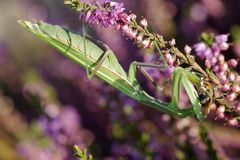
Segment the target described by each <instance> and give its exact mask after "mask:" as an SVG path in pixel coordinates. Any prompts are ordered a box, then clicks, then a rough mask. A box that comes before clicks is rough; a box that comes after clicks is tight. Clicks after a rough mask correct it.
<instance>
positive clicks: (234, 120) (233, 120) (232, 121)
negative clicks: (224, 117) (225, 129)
mask: <svg viewBox="0 0 240 160" xmlns="http://www.w3.org/2000/svg"><path fill="white" fill-rule="evenodd" d="M228 124H229V125H230V126H237V125H238V120H237V119H236V118H232V119H230V120H228Z"/></svg>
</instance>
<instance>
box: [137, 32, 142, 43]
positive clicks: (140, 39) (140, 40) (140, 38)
mask: <svg viewBox="0 0 240 160" xmlns="http://www.w3.org/2000/svg"><path fill="white" fill-rule="evenodd" d="M136 40H137V43H142V41H143V35H141V34H140V35H138V36H137V38H136Z"/></svg>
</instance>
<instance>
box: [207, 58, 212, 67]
mask: <svg viewBox="0 0 240 160" xmlns="http://www.w3.org/2000/svg"><path fill="white" fill-rule="evenodd" d="M205 66H206V67H207V68H211V67H212V64H211V62H210V60H208V59H207V60H206V61H205Z"/></svg>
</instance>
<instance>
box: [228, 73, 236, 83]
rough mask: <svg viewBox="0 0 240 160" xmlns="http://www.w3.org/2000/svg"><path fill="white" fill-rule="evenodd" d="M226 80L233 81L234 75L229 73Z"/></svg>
mask: <svg viewBox="0 0 240 160" xmlns="http://www.w3.org/2000/svg"><path fill="white" fill-rule="evenodd" d="M228 79H229V80H230V81H234V80H235V79H236V76H235V74H234V73H230V74H229V75H228Z"/></svg>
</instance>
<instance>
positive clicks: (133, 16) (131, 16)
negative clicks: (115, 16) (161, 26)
mask: <svg viewBox="0 0 240 160" xmlns="http://www.w3.org/2000/svg"><path fill="white" fill-rule="evenodd" d="M129 17H130V19H131V20H132V21H135V20H136V19H137V16H136V15H135V14H130V15H129Z"/></svg>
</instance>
